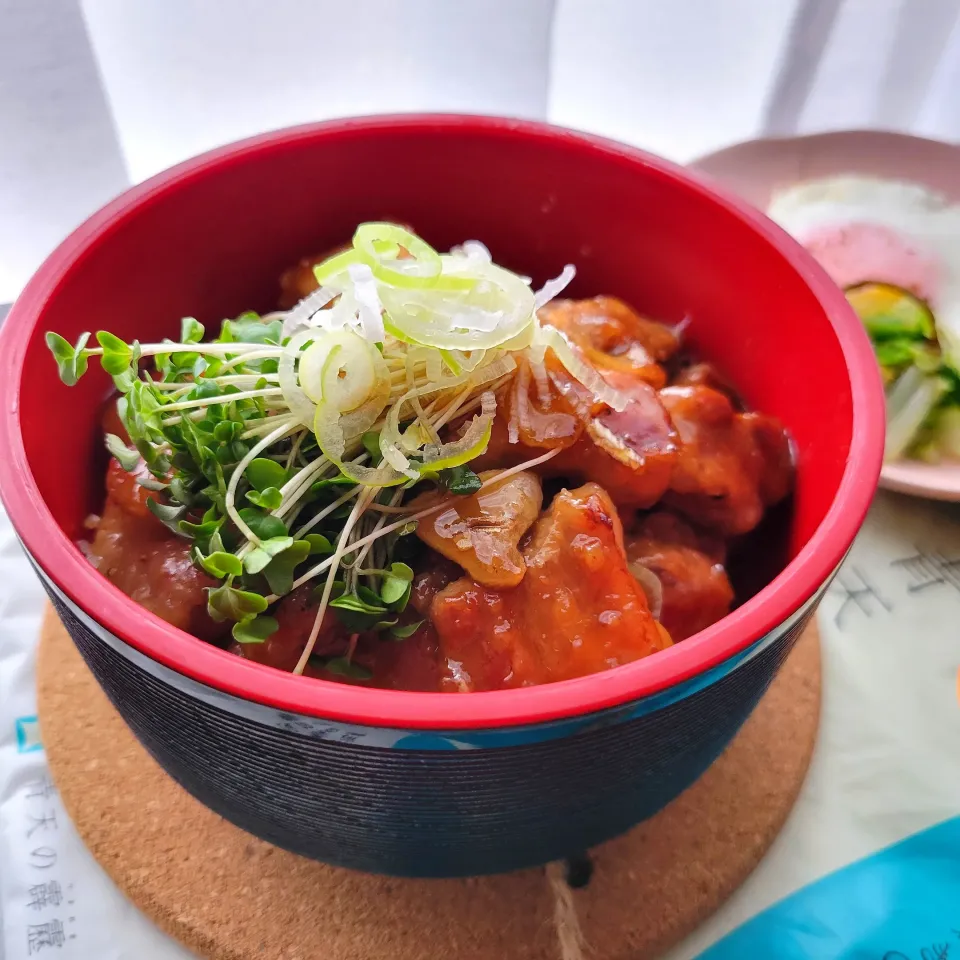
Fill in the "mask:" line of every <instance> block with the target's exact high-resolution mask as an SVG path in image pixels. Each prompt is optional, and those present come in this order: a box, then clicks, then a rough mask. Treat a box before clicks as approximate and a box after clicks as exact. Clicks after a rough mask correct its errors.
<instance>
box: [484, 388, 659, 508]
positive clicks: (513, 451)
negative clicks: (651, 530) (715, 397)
mask: <svg viewBox="0 0 960 960" xmlns="http://www.w3.org/2000/svg"><path fill="white" fill-rule="evenodd" d="M551 378H552V382H554V383H556V381H558V380H559V379H560V378H559V377H557V376H556V375H555V374H554V372H551ZM604 379H605V380H607V382H608V383H610V385H611V386H613V387H614V388H615V389H617V390H619V391H620V392H621V393H624V394H626V395H628V396H629V397H630V398H631V400H630V403H629V404H628V405H627V407H626V409H625V410H623V411H622V412H617V411H615V410H611V409H610V408H609V407H606V406H605V405H602V404H601V405H599V412H597V413H594V412H593V411H591V413H590V415H589V417H588V419H587V422H586V424H585V426H584V428H583V432H582V433H580V434H579V436H578V438H577V439H575V441H574V443H573V445H572V446H567V447H566V448H565V449H563V450H562V452H561V453H560V454H558V455H557V456H555V457H553V458H552V459H550V460H548V461H546V463H543V464H540V465H539V466H537V467H534V468H533V469H534V470H535V472H536V473H537V474H538V475H539V476H541V477H564V478H567V479H570V480H573V481H575V482H581V483H582V482H586V481H587V480H593V481H596V482H597V483H598V484H600V486H601V487H603V488H604V490H606V491H607V493H609V494H610V496H611V497H612V498H613V502H614V503H615V504H616V505H617V506H618V507H620V508H621V509H638V510H645V509H648V508H649V507H652V506H653V505H654V504H655V503H656V502H657V501H658V500H659V499H660V498H661V497H662V496H663V495H664V493H665V492H666V491H667V488H668V486H669V484H670V477H671V473H672V470H673V465H674V461H675V460H676V457H677V433H676V430H675V429H674V426H673V424H672V423H671V421H670V418H669V417H668V416H667V414H666V411H665V410H664V407H663V404H662V403H660V402H659V400H658V399H657V394H656V391H655V390H654V389H653V388H652V387H651V386H650V385H649V384H648V383H646V382H644V381H643V380H640V379H637V378H636V377H635V376H633V375H632V374H628V373H622V372H619V371H606V372H605V373H604ZM511 409H512V408H511V407H510V406H509V404H507V405H505V410H504V411H503V412H498V414H497V417H496V419H495V420H494V423H493V430H492V432H491V436H490V443H489V445H488V446H487V451H486V453H484V454H483V455H482V456H481V457H479V458H478V459H477V460H475V461H474V462H473V463H471V467H473V469H491V468H497V469H504V468H507V467H513V466H517V465H518V464H521V463H523V462H524V461H526V460H530V459H532V458H533V457H536V456H538V455H540V454H542V453H544V452H545V450H544V446H529V445H527V444H526V443H523V442H518V443H511V442H510V427H509V423H510V416H511Z"/></svg>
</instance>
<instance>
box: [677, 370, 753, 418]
mask: <svg viewBox="0 0 960 960" xmlns="http://www.w3.org/2000/svg"><path fill="white" fill-rule="evenodd" d="M670 386H671V387H711V388H712V389H714V390H718V391H719V392H720V393H725V394H726V395H727V396H728V397H729V398H730V401H731V402H732V403H733V405H734V406H735V407H736V408H737V410H742V409H743V406H742V404H741V403H740V398H739V396H738V395H737V391H736V388H735V387H734V386H733V384H732V383H731V382H730V381H729V380H728V379H727V378H726V377H725V376H724V375H723V374H722V373H721V372H720V371H719V370H718V369H717V368H716V367H715V366H714V365H713V364H712V363H707V362H701V363H692V364H690V365H689V366H686V367H682V368H681V369H680V370H679V371H678V373H677V375H676V376H675V377H674V378H673V380H672V381H671V382H670Z"/></svg>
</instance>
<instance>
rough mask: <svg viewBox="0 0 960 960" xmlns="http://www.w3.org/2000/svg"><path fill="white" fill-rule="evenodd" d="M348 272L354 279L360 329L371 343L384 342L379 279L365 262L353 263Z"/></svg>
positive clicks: (384, 332) (384, 334)
mask: <svg viewBox="0 0 960 960" xmlns="http://www.w3.org/2000/svg"><path fill="white" fill-rule="evenodd" d="M347 273H349V274H350V279H351V280H352V281H353V294H354V297H355V298H356V301H357V307H358V313H359V316H360V329H361V330H362V331H363V335H364V336H365V337H366V338H367V341H368V342H369V343H383V340H384V337H385V336H386V331H385V330H384V329H383V304H381V303H380V295H379V294H378V293H377V281H376V280H375V279H374V276H373V271H372V270H371V269H370V268H369V267H368V266H367V265H366V264H365V263H352V264H350V266H349V267H347Z"/></svg>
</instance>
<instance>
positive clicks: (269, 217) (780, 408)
mask: <svg viewBox="0 0 960 960" xmlns="http://www.w3.org/2000/svg"><path fill="white" fill-rule="evenodd" d="M382 218H396V219H399V220H402V221H405V222H409V223H411V224H413V225H414V226H415V228H416V229H417V230H418V231H419V232H420V233H422V234H423V235H424V236H425V237H426V238H427V239H428V240H429V241H430V242H431V243H433V244H434V245H435V246H437V247H439V248H448V247H450V246H451V245H453V244H455V243H458V242H460V241H462V240H465V239H470V238H476V239H479V240H482V241H483V242H484V243H486V244H487V245H488V246H489V247H490V249H491V251H492V252H493V255H494V258H495V259H496V260H497V261H500V262H502V263H504V264H506V265H508V266H511V267H513V268H514V269H517V270H519V271H522V272H525V273H527V274H528V275H530V276H532V277H533V278H534V279H535V281H537V282H538V283H539V282H541V281H543V280H544V279H545V278H547V277H549V276H553V275H555V274H557V273H558V272H559V271H560V269H561V268H562V267H563V265H564V264H565V263H568V262H572V263H574V264H576V267H577V271H578V273H577V279H576V282H575V284H574V287H573V289H572V293H573V295H581V296H586V295H593V294H597V293H612V294H616V295H619V296H621V297H623V298H625V299H626V300H628V301H630V302H631V303H633V304H634V305H635V306H637V307H638V308H639V309H641V310H642V311H645V312H647V313H648V314H650V315H653V316H656V317H658V318H661V319H664V320H667V321H679V320H680V319H682V318H683V317H686V316H689V317H690V318H691V319H692V323H691V326H690V331H689V332H690V337H691V338H692V340H693V342H694V346H695V347H696V349H698V350H699V351H700V352H701V353H702V354H703V355H704V356H706V357H709V358H711V359H714V360H716V361H717V362H719V364H720V365H721V366H722V367H723V368H724V369H725V371H726V372H727V373H728V374H729V375H730V376H731V377H732V378H733V380H734V382H735V383H736V384H737V385H738V386H739V388H740V389H741V391H742V393H743V394H744V396H745V398H746V399H747V401H748V403H749V404H750V405H751V406H753V407H754V408H757V409H760V410H763V411H765V412H768V413H771V414H774V415H776V416H778V417H780V418H781V419H782V420H783V421H784V422H785V423H786V424H787V425H788V427H789V429H790V430H791V432H792V434H793V437H794V440H795V443H796V449H797V467H798V476H797V490H796V496H795V502H794V509H793V516H792V522H791V528H790V534H789V555H790V557H791V561H790V563H789V565H788V566H787V567H786V569H785V570H784V571H783V572H782V573H780V574H779V575H778V576H777V577H776V579H775V580H774V581H773V582H772V583H771V584H769V586H767V587H766V588H765V589H763V590H762V591H761V592H760V593H759V594H758V595H756V596H755V597H753V598H752V599H751V600H749V601H748V602H747V603H745V604H744V605H743V606H741V607H740V608H738V609H737V610H736V611H734V613H732V614H731V615H730V616H728V617H726V618H725V619H724V620H723V621H721V622H720V623H718V624H716V625H714V626H713V627H711V628H710V629H708V630H705V631H704V632H702V633H701V634H699V635H697V636H696V637H694V638H691V639H689V640H686V641H684V642H683V643H681V644H678V645H677V646H675V647H673V648H672V649H670V650H668V651H665V652H663V653H659V654H657V655H656V656H654V657H651V658H649V659H646V660H642V661H639V662H637V663H634V664H632V665H629V666H626V667H621V668H619V669H616V670H613V671H610V672H609V673H604V674H598V675H595V676H590V677H585V678H582V679H579V680H573V681H568V682H564V683H559V684H550V685H546V686H542V687H535V688H530V689H524V690H512V691H506V692H500V693H478V694H471V695H469V696H451V695H442V694H420V693H397V692H388V691H379V690H366V689H358V688H355V687H350V686H344V685H338V684H332V683H325V682H321V681H316V680H309V679H303V678H299V677H294V676H290V675H286V674H283V673H280V672H278V671H273V670H270V669H267V668H263V667H260V666H258V665H256V664H252V663H250V662H247V661H244V660H242V659H241V658H239V657H235V656H232V655H230V654H227V653H225V652H223V651H220V650H218V649H216V648H214V647H212V646H208V645H206V644H204V643H201V642H200V641H198V640H195V639H194V638H192V637H190V636H188V635H186V634H184V633H181V632H180V631H178V630H175V629H173V628H172V627H169V626H168V625H166V624H165V623H163V622H162V621H161V620H159V619H158V618H156V617H154V616H153V615H152V614H148V613H146V612H145V611H144V610H142V609H141V608H140V607H138V606H137V605H136V604H134V603H133V602H132V601H131V600H129V599H127V598H126V597H125V596H123V595H122V594H121V593H120V592H119V591H118V590H117V589H116V588H114V587H113V586H112V585H110V584H109V583H108V582H107V581H106V580H104V579H102V578H101V577H100V575H99V574H98V573H97V572H96V571H95V570H94V569H93V568H92V567H90V566H89V565H88V564H87V562H86V561H85V560H84V558H83V556H82V554H81V553H80V552H79V550H78V549H77V548H76V547H75V546H74V545H73V543H72V539H73V538H75V537H77V536H79V535H80V531H81V522H82V519H83V517H84V516H85V515H86V514H87V513H88V512H89V511H90V510H91V509H92V508H94V507H96V506H98V505H99V502H100V498H101V496H102V484H103V477H102V473H101V472H100V470H99V469H94V467H93V464H94V462H95V459H94V458H95V457H96V451H97V450H98V427H97V410H98V407H99V405H100V404H101V402H102V401H103V399H104V397H105V396H106V394H107V392H108V389H109V381H108V379H107V378H106V376H105V375H103V374H102V372H101V371H100V370H99V368H97V369H96V370H94V371H92V372H91V373H89V374H88V375H87V376H86V377H85V378H84V379H83V380H82V381H81V383H80V384H79V385H78V386H77V387H74V388H67V387H65V386H63V385H62V384H61V383H60V382H59V380H58V379H57V376H56V369H55V366H54V363H53V360H52V358H51V357H50V356H49V354H48V352H47V350H46V348H45V346H44V344H43V335H44V332H45V331H47V330H56V331H57V332H58V333H61V334H63V335H64V336H65V337H67V339H69V340H71V341H72V340H73V339H75V338H76V337H77V335H78V334H79V333H80V332H81V331H83V330H98V329H108V330H111V331H114V332H116V333H117V334H119V335H120V336H122V337H125V338H128V339H133V338H139V339H140V340H142V341H144V340H152V339H157V338H162V337H163V336H170V335H174V336H175V335H176V332H177V331H178V330H179V320H180V317H181V316H184V315H191V316H195V317H197V318H198V319H200V320H201V321H202V322H207V323H213V324H216V323H217V322H218V321H219V320H220V319H222V318H223V317H228V316H229V317H232V316H235V315H236V314H238V313H240V312H242V311H243V310H246V309H250V308H254V309H269V308H271V307H272V306H273V303H274V301H275V298H276V294H277V278H278V276H279V274H280V272H281V271H282V270H283V269H284V268H285V267H286V266H288V265H289V264H291V263H293V262H295V261H296V260H298V259H299V258H300V257H301V256H302V255H304V254H308V253H315V252H322V251H323V250H324V249H326V248H328V247H330V246H332V245H334V244H337V243H340V242H342V241H343V240H344V238H345V237H347V236H349V235H350V233H351V232H352V230H353V228H354V226H355V225H356V224H357V223H358V222H359V221H362V220H366V219H382ZM0 340H2V343H0V398H2V419H0V449H2V450H3V451H4V456H3V458H2V459H0V493H2V496H3V500H4V502H5V504H6V506H7V509H8V511H9V513H10V515H11V518H12V520H13V523H14V525H15V527H16V529H17V532H18V534H19V535H20V537H21V539H22V540H23V542H24V544H25V546H26V547H27V549H28V550H29V552H30V553H31V554H32V556H33V557H34V559H35V560H36V561H37V562H38V563H39V565H40V566H41V567H42V568H43V569H44V570H45V571H46V573H47V574H48V575H49V576H50V577H51V578H52V579H53V580H54V581H55V582H56V583H57V584H58V585H59V587H60V588H61V589H62V590H63V591H64V592H65V593H66V594H67V595H68V596H69V597H71V598H72V599H73V600H74V601H75V602H76V603H77V604H79V605H80V606H81V607H82V608H84V609H85V610H86V611H87V612H88V613H89V614H90V615H91V616H92V617H93V618H94V619H96V620H97V621H99V622H100V623H101V624H103V625H104V626H106V627H107V628H109V629H110V630H111V631H112V632H113V633H114V634H116V635H117V636H119V637H121V638H123V639H124V640H125V641H127V642H128V643H130V644H132V645H133V646H134V647H136V648H137V649H139V650H141V651H143V652H144V653H146V654H148V655H149V656H151V657H153V658H155V659H156V660H158V661H161V662H163V663H164V664H167V665H168V666H171V667H173V668H174V669H176V670H178V671H180V672H181V673H183V674H186V675H188V676H191V677H193V678H195V679H197V680H200V681H203V682H205V683H208V684H211V685H212V686H214V687H217V688H219V689H222V690H226V691H229V692H231V693H235V694H238V695H240V696H242V697H245V698H247V699H250V700H253V701H259V702H262V703H266V704H271V705H274V706H277V707H280V708H283V709H287V710H293V711H300V712H303V713H307V714H312V715H317V716H327V717H332V718H337V719H341V720H348V721H355V722H360V723H370V724H378V725H383V726H393V727H403V728H431V727H432V728H458V727H481V726H496V725H502V724H516V723H529V722H536V721H543V720H547V719H551V718H557V717H562V716H570V715H574V714H579V713H584V712H587V711H590V710H595V709H598V708H601V707H604V706H608V705H612V704H615V703H619V702H624V701H627V700H631V699H634V698H637V697H640V696H643V695H646V694H649V693H652V692H654V691H656V690H660V689H663V688H665V687H668V686H670V685H672V684H674V683H677V682H679V681H680V680H683V679H685V678H687V677H690V676H692V675H694V674H696V673H699V672H701V671H703V670H705V669H707V668H708V667H710V666H713V665H715V664H717V663H719V662H720V661H722V660H724V659H726V658H727V657H729V656H731V655H732V654H734V653H736V652H737V651H739V650H742V649H743V648H744V647H746V646H747V645H748V644H750V643H751V642H752V641H754V640H756V639H757V638H758V637H760V636H762V635H763V634H764V633H765V632H767V631H769V630H771V629H773V628H775V627H776V626H777V625H778V624H781V623H782V622H783V621H784V620H785V619H786V618H787V617H788V616H789V615H790V613H792V612H793V611H794V610H796V609H797V608H798V607H799V606H800V604H801V603H802V602H803V601H805V600H806V599H808V598H809V597H810V596H812V595H813V594H814V592H815V591H816V590H817V588H818V587H819V586H821V585H822V584H823V583H824V582H825V580H826V579H827V578H828V577H829V575H830V574H831V573H832V571H833V570H834V568H835V567H836V566H837V564H838V563H839V562H840V560H841V559H842V557H843V555H844V553H845V551H846V550H847V548H848V546H849V544H850V542H851V540H852V539H853V536H854V534H855V533H856V531H857V529H858V527H859V525H860V523H861V522H862V520H863V516H864V514H865V512H866V509H867V507H868V505H869V501H870V498H871V496H872V493H873V490H874V487H875V484H876V479H877V475H878V471H879V467H880V460H881V455H882V447H883V400H882V393H881V390H880V385H879V377H878V375H877V372H876V365H875V362H874V359H873V355H872V353H871V351H870V348H869V344H868V342H867V340H866V337H865V336H864V334H863V332H862V329H861V326H860V324H859V322H858V321H857V319H856V318H855V316H854V315H853V314H852V312H851V311H850V310H849V308H848V306H847V304H846V301H845V299H844V297H843V296H842V294H841V293H840V292H839V290H837V289H836V288H835V287H834V286H833V285H832V284H831V283H830V282H829V281H828V280H827V278H826V277H825V275H824V274H823V273H822V272H821V271H820V270H819V268H818V267H817V266H816V265H815V264H814V263H813V261H812V260H811V259H810V258H809V257H808V256H807V255H806V254H805V253H804V252H803V251H802V250H801V249H800V247H798V246H797V245H796V244H795V243H794V242H793V241H792V240H790V239H789V238H788V237H787V236H786V234H784V233H783V232H781V231H780V230H779V229H778V228H777V227H775V226H774V225H773V224H772V223H770V222H769V221H768V220H766V218H764V217H763V216H762V215H760V214H759V213H757V212H756V211H753V210H752V209H750V208H749V207H747V206H746V205H744V204H743V203H741V202H739V201H737V200H735V199H733V198H730V197H724V196H721V195H718V194H717V193H716V192H714V191H713V190H712V189H711V188H708V187H707V186H705V185H704V184H702V183H701V182H699V181H697V180H696V179H694V178H693V177H691V176H690V175H689V174H687V173H685V172H683V171H681V170H679V169H677V168H675V167H673V166H672V165H670V164H668V163H665V162H663V161H661V160H658V159H656V158H653V157H650V156H648V155H646V154H644V153H641V152H640V151H637V150H633V149H630V148H627V147H624V146H621V145H618V144H614V143H610V142H608V141H603V140H598V139H595V138H591V137H586V136H581V135H576V134H572V133H570V132H568V131H564V130H559V129H555V128H550V127H546V126H542V125H537V124H531V123H517V122H514V121H505V120H496V119H485V118H475V117H474V118H471V117H404V118H398V117H385V118H371V119H364V120H355V121H337V122H333V123H327V124H320V125H315V126H309V127H302V128H296V129H292V130H287V131H282V132H280V133H274V134H268V135H266V136H263V137H258V138H256V139H253V140H248V141H245V142H243V143H241V144H238V145H234V146H230V147H226V148H224V149H221V150H218V151H215V152H213V153H210V154H206V155H204V156H202V157H200V158H198V159H196V160H192V161H190V162H188V163H186V164H183V165H181V166H179V167H176V168H174V169H172V170H170V171H168V172H166V173H164V174H161V175H160V176H158V177H156V178H154V179H153V180H150V181H148V182H146V183H145V184H142V185H141V186H139V187H137V188H135V189H133V190H131V191H129V192H127V193H125V194H124V195H122V196H121V197H120V198H119V199H117V200H116V201H114V202H113V203H111V204H110V205H109V206H107V207H106V208H104V209H103V210H102V211H100V212H99V213H98V214H96V215H95V216H94V217H93V218H92V219H91V220H89V221H88V222H87V223H86V224H84V225H83V226H82V227H80V228H79V229H78V230H77V231H76V232H75V233H74V234H72V235H71V236H70V237H69V238H68V239H67V240H66V241H64V243H63V244H62V245H61V246H60V247H59V248H58V249H57V250H56V251H55V253H54V254H53V255H52V256H51V257H50V258H49V259H48V260H47V262H46V263H45V264H44V265H43V267H42V268H41V269H40V271H39V272H38V274H37V275H36V276H35V277H34V278H33V280H32V281H31V282H30V284H29V286H28V287H27V288H26V290H25V291H24V293H23V295H22V296H21V297H20V299H19V300H18V301H17V303H16V304H15V306H14V308H13V310H12V311H11V313H10V315H9V317H8V319H7V321H6V323H5V325H4V329H3V333H2V338H0ZM94 366H96V365H94Z"/></svg>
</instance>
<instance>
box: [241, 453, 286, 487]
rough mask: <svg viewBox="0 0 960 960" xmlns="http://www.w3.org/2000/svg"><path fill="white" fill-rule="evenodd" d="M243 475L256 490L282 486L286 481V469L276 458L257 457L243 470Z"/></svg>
mask: <svg viewBox="0 0 960 960" xmlns="http://www.w3.org/2000/svg"><path fill="white" fill-rule="evenodd" d="M244 476H245V477H246V478H247V479H248V480H249V481H250V483H251V484H252V485H253V486H254V487H255V488H256V489H257V490H261V491H262V490H266V489H267V488H268V487H278V488H279V487H282V486H283V485H284V484H285V483H286V482H287V471H286V470H284V469H283V467H281V466H280V464H279V463H277V462H276V460H267V459H266V458H264V457H257V459H256V460H253V461H252V462H251V463H250V465H249V466H248V467H247V469H246V470H245V471H244Z"/></svg>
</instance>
